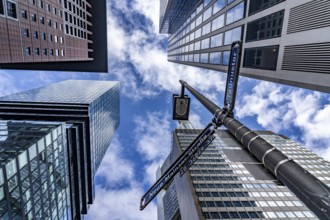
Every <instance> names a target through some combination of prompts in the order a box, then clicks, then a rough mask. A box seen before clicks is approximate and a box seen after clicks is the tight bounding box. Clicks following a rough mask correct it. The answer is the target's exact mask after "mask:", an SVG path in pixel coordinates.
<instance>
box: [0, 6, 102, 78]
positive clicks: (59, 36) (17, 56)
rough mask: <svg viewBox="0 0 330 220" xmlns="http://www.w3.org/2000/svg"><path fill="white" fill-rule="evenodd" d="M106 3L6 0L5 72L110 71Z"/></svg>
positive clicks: (0, 40) (0, 60)
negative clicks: (108, 64)
mask: <svg viewBox="0 0 330 220" xmlns="http://www.w3.org/2000/svg"><path fill="white" fill-rule="evenodd" d="M106 20H107V19H106V1H105V0H101V1H91V0H0V29H1V31H0V68H2V69H26V70H62V71H64V70H65V71H85V72H86V71H90V72H107V71H108V69H107V30H106V29H107V26H106V24H107V21H106Z"/></svg>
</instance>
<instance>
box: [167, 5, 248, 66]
mask: <svg viewBox="0 0 330 220" xmlns="http://www.w3.org/2000/svg"><path fill="white" fill-rule="evenodd" d="M232 2H234V1H231V2H227V1H226V0H217V1H204V4H203V3H201V4H200V5H199V6H198V7H197V8H196V9H195V10H193V11H191V13H190V14H191V16H189V17H188V18H187V19H186V20H185V22H182V25H181V26H180V27H179V28H178V29H177V30H176V31H175V32H174V33H173V34H172V35H171V36H170V37H169V47H168V60H169V61H177V62H194V63H202V64H213V65H221V62H220V57H222V56H224V55H222V54H223V50H224V46H227V45H231V43H232V42H233V41H236V40H242V36H243V34H242V33H243V32H242V31H243V27H242V26H239V27H236V28H233V29H231V30H226V29H225V28H226V27H227V26H228V25H231V24H232V23H234V22H237V21H239V20H241V19H243V18H244V16H245V1H236V4H234V3H232ZM231 3H232V4H231ZM212 48H217V51H216V52H217V53H216V55H215V54H213V52H215V51H214V50H211V49H212ZM226 50H227V49H226ZM214 56H216V58H215V59H213V57H214ZM211 57H212V58H211ZM218 58H219V59H218ZM216 60H219V61H216Z"/></svg>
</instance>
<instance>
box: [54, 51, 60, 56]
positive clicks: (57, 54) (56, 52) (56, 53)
mask: <svg viewBox="0 0 330 220" xmlns="http://www.w3.org/2000/svg"><path fill="white" fill-rule="evenodd" d="M55 55H56V56H57V57H58V56H59V55H60V53H59V50H58V49H56V50H55Z"/></svg>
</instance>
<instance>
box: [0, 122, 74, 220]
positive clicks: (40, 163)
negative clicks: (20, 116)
mask: <svg viewBox="0 0 330 220" xmlns="http://www.w3.org/2000/svg"><path fill="white" fill-rule="evenodd" d="M70 210H71V206H70V192H69V179H68V167H67V146H66V141H65V124H64V123H63V124H61V123H51V122H44V123H40V122H31V121H0V219H70V216H69V213H70ZM24 217H25V218H24Z"/></svg>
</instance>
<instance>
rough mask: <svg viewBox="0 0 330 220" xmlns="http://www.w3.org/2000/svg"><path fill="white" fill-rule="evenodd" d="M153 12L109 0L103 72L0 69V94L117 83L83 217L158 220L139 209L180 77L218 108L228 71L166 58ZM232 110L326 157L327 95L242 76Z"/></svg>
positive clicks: (151, 6)
mask: <svg viewBox="0 0 330 220" xmlns="http://www.w3.org/2000/svg"><path fill="white" fill-rule="evenodd" d="M158 11H159V2H158V0H154V1H151V0H131V1H127V0H121V1H115V0H108V48H109V73H108V74H96V73H66V72H56V73H55V72H35V71H6V70H0V79H1V84H0V95H7V94H11V93H15V92H19V91H24V90H27V89H31V88H36V87H40V86H43V85H47V84H50V83H53V82H58V81H61V80H65V79H91V80H118V81H120V82H121V124H120V127H119V129H118V132H117V135H116V137H115V138H114V140H113V141H112V143H111V145H110V147H109V150H108V151H107V154H106V155H105V157H104V159H103V162H102V164H101V166H100V168H99V170H98V172H97V176H96V199H95V201H94V204H93V205H92V206H91V208H90V209H89V214H88V215H87V219H98V220H103V219H104V220H108V219H125V220H130V219H132V220H133V219H156V213H157V210H156V205H155V203H151V204H149V206H148V207H147V208H146V209H145V210H144V211H143V212H140V211H139V201H140V198H141V196H142V195H143V194H144V192H145V191H146V190H147V189H148V187H150V186H151V184H152V183H153V182H154V181H155V171H156V169H157V167H158V166H159V165H160V164H161V163H162V162H163V160H164V159H165V157H166V156H167V154H168V153H169V151H170V146H171V131H172V130H173V129H174V128H175V127H176V123H175V122H173V121H172V120H171V114H172V112H171V111H172V110H171V109H172V106H171V102H172V100H171V98H172V94H173V93H179V92H180V84H179V82H178V81H179V79H183V80H185V81H187V82H188V83H189V84H190V85H192V86H193V87H194V88H196V89H197V90H199V91H200V92H202V93H203V94H205V95H206V96H207V97H209V98H210V99H211V100H213V101H214V102H215V103H217V104H218V105H219V106H222V105H223V96H224V89H225V81H226V74H224V73H219V72H215V71H207V70H203V69H199V68H193V67H188V66H184V65H179V64H174V63H169V62H167V54H166V50H167V36H166V35H159V34H158V17H159V12H158ZM191 107H192V109H191V115H190V119H191V121H192V122H193V123H194V124H195V126H196V127H198V128H202V127H204V126H205V125H206V124H207V123H208V122H209V121H210V120H211V117H212V116H211V115H210V114H209V113H208V112H207V111H206V110H205V109H204V108H203V107H202V106H201V105H200V104H199V103H198V102H197V101H196V100H194V99H193V100H192V106H191ZM235 114H236V117H237V119H239V120H240V121H241V122H243V123H244V124H246V125H247V126H248V127H250V128H251V129H265V130H272V131H274V132H276V133H280V134H284V135H286V136H288V137H290V138H292V139H294V140H296V141H297V142H299V143H301V144H303V145H305V146H306V147H307V148H309V149H312V150H313V151H314V152H316V153H317V154H319V155H320V156H322V157H323V158H325V159H327V160H330V132H329V127H330V117H329V115H330V95H329V94H325V93H319V92H314V91H310V90H305V89H299V88H295V87H289V86H284V85H280V84H275V83H269V82H262V81H258V80H253V79H249V78H245V77H240V80H239V88H238V93H237V98H236V107H235Z"/></svg>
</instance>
